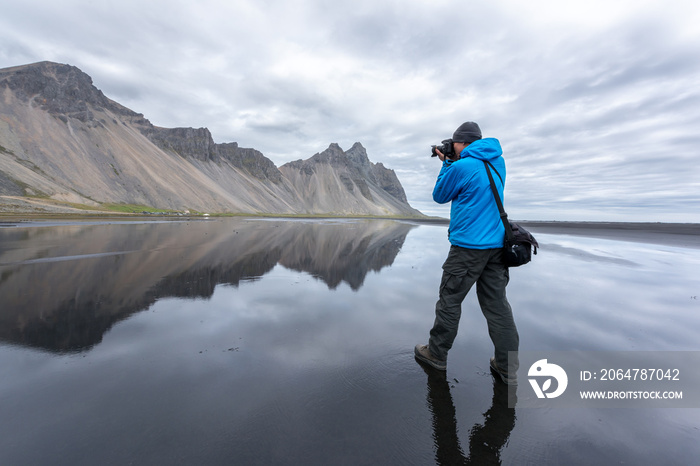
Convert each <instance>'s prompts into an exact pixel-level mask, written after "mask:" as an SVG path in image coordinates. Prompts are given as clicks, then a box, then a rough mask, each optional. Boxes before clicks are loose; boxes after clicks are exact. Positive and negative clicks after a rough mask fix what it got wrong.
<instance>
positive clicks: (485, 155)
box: [460, 138, 503, 160]
mask: <svg viewBox="0 0 700 466" xmlns="http://www.w3.org/2000/svg"><path fill="white" fill-rule="evenodd" d="M501 155H503V149H501V143H500V142H499V141H498V139H496V138H484V139H479V140H478V141H474V142H472V143H471V144H469V145H468V146H467V147H466V148H465V149H464V150H463V151H462V153H461V154H460V158H462V159H463V158H466V157H474V158H475V159H479V160H493V159H495V158H498V157H500V156H501Z"/></svg>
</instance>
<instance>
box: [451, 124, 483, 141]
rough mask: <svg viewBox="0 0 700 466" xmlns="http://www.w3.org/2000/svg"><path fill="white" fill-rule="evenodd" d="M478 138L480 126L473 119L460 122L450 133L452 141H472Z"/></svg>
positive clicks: (479, 136)
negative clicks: (453, 132)
mask: <svg viewBox="0 0 700 466" xmlns="http://www.w3.org/2000/svg"><path fill="white" fill-rule="evenodd" d="M478 139H481V128H479V125H477V124H476V123H474V122H473V121H467V122H466V123H462V124H461V126H460V127H459V128H457V131H455V134H453V135H452V140H453V141H454V142H464V143H472V142H474V141H476V140H478Z"/></svg>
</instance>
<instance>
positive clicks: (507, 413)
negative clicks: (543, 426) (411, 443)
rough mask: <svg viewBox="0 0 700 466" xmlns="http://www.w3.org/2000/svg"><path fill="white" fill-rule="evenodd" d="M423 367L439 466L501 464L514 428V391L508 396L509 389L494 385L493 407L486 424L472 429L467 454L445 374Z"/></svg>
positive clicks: (486, 415)
mask: <svg viewBox="0 0 700 466" xmlns="http://www.w3.org/2000/svg"><path fill="white" fill-rule="evenodd" d="M421 367H422V368H423V370H424V371H425V373H426V374H427V376H428V407H429V408H430V412H431V414H432V416H433V439H434V441H435V461H436V464H439V465H442V466H448V465H498V464H501V450H502V449H503V447H504V446H505V445H506V442H507V441H508V437H509V436H510V433H511V431H512V430H513V427H515V409H514V408H509V407H508V406H509V404H508V397H509V396H512V397H513V398H512V399H511V406H515V404H516V399H515V397H516V395H515V391H512V393H511V394H510V395H509V390H508V387H507V386H506V385H504V384H502V383H500V382H499V381H496V380H494V381H493V397H492V399H491V407H490V408H489V409H488V410H487V411H486V412H485V413H484V421H483V423H480V422H477V423H475V424H474V426H472V428H471V429H470V431H469V450H468V451H467V452H466V454H465V452H464V450H463V449H462V446H461V443H460V441H459V437H458V435H457V432H458V428H457V426H458V423H457V415H456V412H455V406H454V403H453V401H452V395H451V393H450V384H449V382H448V380H447V374H446V372H442V371H436V370H434V369H432V368H429V367H425V366H423V365H422V364H421Z"/></svg>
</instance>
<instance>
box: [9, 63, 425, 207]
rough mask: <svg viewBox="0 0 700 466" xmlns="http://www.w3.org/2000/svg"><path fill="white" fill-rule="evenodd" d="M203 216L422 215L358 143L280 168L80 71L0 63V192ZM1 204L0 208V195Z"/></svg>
mask: <svg viewBox="0 0 700 466" xmlns="http://www.w3.org/2000/svg"><path fill="white" fill-rule="evenodd" d="M2 196H4V197H7V196H34V197H42V198H49V199H53V200H56V201H63V202H72V203H77V204H84V205H93V206H99V205H100V204H103V203H125V204H140V205H147V206H152V207H156V208H162V209H174V210H188V209H189V210H197V211H206V212H240V213H280V214H335V215H399V216H420V215H421V214H420V212H418V211H416V210H415V209H413V208H412V207H411V206H410V205H409V204H408V202H407V200H406V195H405V193H404V190H403V187H402V186H401V183H400V182H399V180H398V178H397V177H396V174H395V173H394V172H393V171H392V170H389V169H387V168H385V167H384V166H383V165H382V164H373V163H371V162H370V161H369V158H368V156H367V152H366V150H365V149H364V147H362V145H361V144H360V143H356V144H355V145H354V146H353V147H352V148H351V149H350V150H348V151H347V152H345V151H343V150H342V149H341V148H340V147H339V146H338V145H337V144H331V145H330V146H329V148H328V149H326V150H325V151H324V152H321V153H319V154H316V155H314V156H313V157H311V158H309V159H308V160H299V161H296V162H291V163H288V164H285V165H283V166H282V167H280V168H278V167H276V166H275V164H274V163H273V162H272V161H271V160H269V159H268V158H266V157H265V156H264V155H263V154H262V153H260V152H259V151H256V150H255V149H247V148H241V147H239V146H238V144H237V143H235V142H232V143H226V144H216V143H214V141H213V139H212V136H211V133H210V132H209V130H208V129H206V128H199V129H195V128H160V127H157V126H154V125H152V124H151V122H150V121H148V120H147V119H146V118H145V117H144V116H143V115H142V114H140V113H136V112H134V111H132V110H130V109H128V108H126V107H124V106H122V105H120V104H118V103H117V102H114V101H112V100H111V99H109V98H107V97H106V96H105V95H104V94H103V93H102V91H100V90H99V89H97V88H96V87H95V86H94V85H93V83H92V79H91V78H90V77H89V76H88V75H87V74H85V73H83V72H82V71H80V70H79V69H78V68H76V67H73V66H69V65H61V64H56V63H51V62H41V63H36V64H32V65H25V66H18V67H13V68H5V69H2V70H0V200H1V199H2ZM0 209H2V204H1V203H0Z"/></svg>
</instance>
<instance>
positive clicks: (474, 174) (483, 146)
mask: <svg viewBox="0 0 700 466" xmlns="http://www.w3.org/2000/svg"><path fill="white" fill-rule="evenodd" d="M501 154H503V150H502V149H501V143H500V142H499V141H498V139H494V138H485V139H479V140H478V141H474V142H472V143H471V144H469V145H468V146H467V147H466V148H465V149H464V150H463V151H462V153H461V154H460V159H459V160H456V161H454V162H452V161H450V160H446V161H445V163H443V166H442V170H440V174H439V175H438V179H437V182H436V183H435V189H433V200H434V201H435V202H437V203H439V204H446V203H448V202H450V201H452V206H451V210H450V230H449V239H450V243H452V244H453V245H455V246H460V247H463V248H469V249H491V248H500V247H502V246H503V239H504V236H505V229H504V228H503V222H502V221H501V216H500V213H499V212H498V206H497V205H496V201H495V200H494V198H493V193H492V192H491V184H490V183H489V177H488V175H487V174H486V168H485V167H484V162H483V160H488V161H489V162H491V164H492V165H493V166H494V168H495V169H496V170H497V171H498V173H499V174H500V175H501V178H502V179H503V182H504V183H505V181H506V163H505V161H504V160H503V157H502V156H501ZM492 176H493V180H494V181H495V182H496V188H497V189H498V194H499V196H501V200H503V184H501V180H500V179H499V178H498V176H497V175H496V174H495V173H493V172H492Z"/></svg>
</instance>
